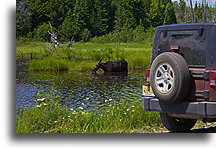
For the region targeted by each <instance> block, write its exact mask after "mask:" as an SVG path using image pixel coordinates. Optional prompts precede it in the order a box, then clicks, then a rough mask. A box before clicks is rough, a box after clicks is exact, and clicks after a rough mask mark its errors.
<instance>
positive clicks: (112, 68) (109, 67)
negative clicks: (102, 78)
mask: <svg viewBox="0 0 216 148" xmlns="http://www.w3.org/2000/svg"><path fill="white" fill-rule="evenodd" d="M98 69H102V70H103V71H104V72H128V63H127V61H125V60H118V61H114V62H113V61H107V62H106V63H102V62H101V60H99V62H98V63H97V65H96V66H95V67H94V68H93V70H92V72H94V73H96V72H97V70H98Z"/></svg>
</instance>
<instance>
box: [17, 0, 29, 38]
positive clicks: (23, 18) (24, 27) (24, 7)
mask: <svg viewBox="0 0 216 148" xmlns="http://www.w3.org/2000/svg"><path fill="white" fill-rule="evenodd" d="M31 10H32V9H31V6H30V5H29V2H28V0H18V1H17V2H16V37H17V38H18V37H21V36H22V37H26V36H27V34H28V33H29V32H30V31H32V12H31Z"/></svg>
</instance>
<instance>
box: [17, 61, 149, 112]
mask: <svg viewBox="0 0 216 148" xmlns="http://www.w3.org/2000/svg"><path fill="white" fill-rule="evenodd" d="M143 83H145V70H142V71H141V70H139V71H134V70H129V72H128V73H127V74H119V73H110V74H103V73H99V74H96V75H95V74H92V73H91V72H68V71H61V72H44V71H29V70H28V61H25V60H16V108H17V109H18V108H21V109H24V108H25V107H28V106H30V105H34V96H35V95H36V92H41V91H44V92H46V93H48V94H49V92H50V91H51V90H53V89H54V90H56V93H57V94H56V95H59V96H60V97H61V103H63V104H66V105H67V106H69V107H71V108H73V107H82V108H84V110H86V111H89V110H94V109H95V108H97V107H103V106H105V105H106V102H107V101H113V100H115V99H129V100H134V99H141V86H142V84H143Z"/></svg>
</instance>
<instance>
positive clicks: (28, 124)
mask: <svg viewBox="0 0 216 148" xmlns="http://www.w3.org/2000/svg"><path fill="white" fill-rule="evenodd" d="M59 100H60V97H58V96H55V94H54V93H53V94H52V95H47V94H45V93H37V96H36V98H35V103H36V105H37V106H33V107H29V108H28V109H27V110H26V111H20V112H19V113H18V115H17V117H16V132H17V133H137V132H138V133H140V132H154V131H155V130H156V129H160V128H162V125H161V122H160V119H159V114H158V113H156V112H146V111H144V110H143V108H142V101H141V100H139V98H137V99H135V100H134V101H129V100H125V99H118V101H114V100H115V99H112V100H106V106H105V107H103V108H97V107H96V108H95V110H92V111H89V112H85V111H84V110H85V107H86V106H83V107H79V108H69V107H68V106H65V105H61V104H59ZM87 101H91V100H86V102H87Z"/></svg>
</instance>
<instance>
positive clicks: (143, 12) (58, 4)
mask: <svg viewBox="0 0 216 148" xmlns="http://www.w3.org/2000/svg"><path fill="white" fill-rule="evenodd" d="M190 22H215V7H213V6H209V5H208V3H207V2H206V0H202V3H198V2H195V3H194V4H193V3H192V0H190V1H189V0H186V1H185V0H179V2H177V1H175V2H172V1H171V0H103V1H101V0H17V1H16V38H17V39H20V38H28V39H30V40H35V41H48V40H50V36H49V34H48V33H47V32H48V31H49V30H50V25H49V23H50V24H51V25H52V27H53V28H54V31H55V32H56V33H57V34H58V38H59V39H60V40H62V41H69V40H71V38H74V40H75V41H89V40H90V39H91V38H95V37H100V36H105V35H107V34H112V33H116V32H129V31H128V30H137V28H138V30H141V31H143V32H144V31H147V30H148V29H149V28H154V27H157V26H159V25H164V24H175V23H190Z"/></svg>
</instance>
